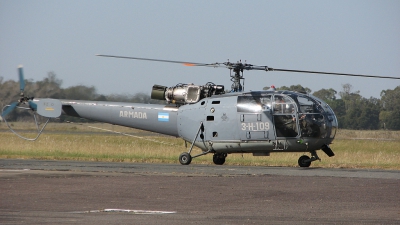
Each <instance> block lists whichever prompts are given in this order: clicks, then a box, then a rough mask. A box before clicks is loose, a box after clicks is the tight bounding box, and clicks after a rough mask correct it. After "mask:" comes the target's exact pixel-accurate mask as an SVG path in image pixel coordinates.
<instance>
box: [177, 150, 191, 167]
mask: <svg viewBox="0 0 400 225" xmlns="http://www.w3.org/2000/svg"><path fill="white" fill-rule="evenodd" d="M179 162H180V163H181V164H182V165H189V164H190V163H191V162H192V156H191V155H190V154H189V153H187V152H184V153H182V154H181V155H180V156H179Z"/></svg>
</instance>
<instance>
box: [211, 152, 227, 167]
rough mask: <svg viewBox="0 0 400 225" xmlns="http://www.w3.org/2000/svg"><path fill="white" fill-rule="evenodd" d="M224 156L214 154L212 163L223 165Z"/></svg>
mask: <svg viewBox="0 0 400 225" xmlns="http://www.w3.org/2000/svg"><path fill="white" fill-rule="evenodd" d="M225 158H226V154H222V153H216V154H214V155H213V162H214V163H215V164H216V165H223V164H224V163H225Z"/></svg>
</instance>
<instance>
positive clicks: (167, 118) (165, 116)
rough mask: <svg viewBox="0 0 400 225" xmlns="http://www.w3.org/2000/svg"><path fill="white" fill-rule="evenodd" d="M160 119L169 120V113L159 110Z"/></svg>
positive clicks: (162, 120)
mask: <svg viewBox="0 0 400 225" xmlns="http://www.w3.org/2000/svg"><path fill="white" fill-rule="evenodd" d="M158 121H161V122H168V121H169V113H164V112H159V113H158Z"/></svg>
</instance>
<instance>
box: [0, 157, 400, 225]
mask: <svg viewBox="0 0 400 225" xmlns="http://www.w3.org/2000/svg"><path fill="white" fill-rule="evenodd" d="M399 187H400V171H393V170H359V169H324V168H316V167H310V168H289V167H263V166H258V167H251V166H218V165H199V164H191V165H188V166H183V165H178V164H142V163H111V162H83V161H51V160H23V159H21V160H19V159H0V224H99V225H102V224H400V191H399Z"/></svg>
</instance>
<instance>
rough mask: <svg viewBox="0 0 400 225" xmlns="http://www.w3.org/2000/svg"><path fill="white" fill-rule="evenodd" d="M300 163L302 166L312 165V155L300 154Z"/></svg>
mask: <svg viewBox="0 0 400 225" xmlns="http://www.w3.org/2000/svg"><path fill="white" fill-rule="evenodd" d="M298 163H299V166H300V167H310V165H311V160H310V157H308V156H307V155H302V156H300V158H299V161H298Z"/></svg>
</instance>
